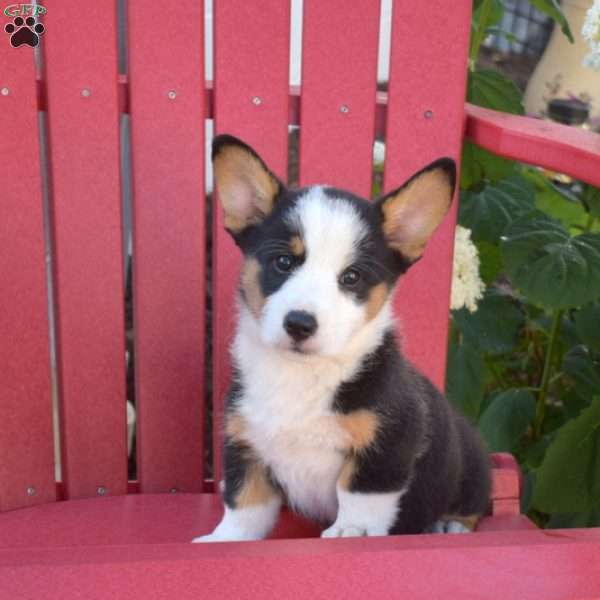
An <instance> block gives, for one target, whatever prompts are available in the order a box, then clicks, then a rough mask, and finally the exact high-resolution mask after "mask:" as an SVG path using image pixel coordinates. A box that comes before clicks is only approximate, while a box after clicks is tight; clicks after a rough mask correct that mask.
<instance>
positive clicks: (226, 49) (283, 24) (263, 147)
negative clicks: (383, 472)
mask: <svg viewBox="0 0 600 600" xmlns="http://www.w3.org/2000/svg"><path fill="white" fill-rule="evenodd" d="M214 10H215V14H214V23H215V88H214V89H215V127H216V132H217V133H230V134H232V135H236V136H239V137H241V138H242V139H243V140H244V141H246V142H247V143H249V144H251V145H252V146H253V147H254V148H255V149H256V150H257V151H258V152H259V153H260V154H261V155H262V157H263V158H264V159H265V160H266V161H267V163H268V164H269V166H270V167H271V168H272V169H273V170H274V172H275V173H276V174H277V175H278V176H279V177H280V178H281V179H282V180H283V181H285V180H286V179H287V177H286V171H287V145H288V144H287V131H288V127H287V122H288V79H289V44H290V40H289V35H290V6H289V2H287V1H286V2H283V1H282V0H263V1H262V2H260V7H258V6H257V5H256V4H255V3H252V2H239V1H237V0H219V1H218V2H215V7H214ZM213 215H214V220H213V227H214V230H213V240H214V245H213V251H214V262H213V265H214V266H213V307H214V308H213V340H214V346H213V406H214V418H213V430H214V433H215V435H214V447H215V471H216V477H219V473H220V454H221V436H220V432H221V413H222V406H223V397H224V395H225V393H226V391H227V386H228V385H229V377H230V366H229V362H230V361H229V353H228V348H229V344H230V342H231V339H232V336H233V331H234V326H235V320H236V310H235V295H236V288H237V284H238V271H239V264H240V255H239V252H238V250H237V249H236V247H235V245H234V244H233V242H232V241H231V240H230V238H229V236H228V235H227V233H226V232H225V231H224V230H223V221H222V214H221V210H220V209H219V210H215V211H213Z"/></svg>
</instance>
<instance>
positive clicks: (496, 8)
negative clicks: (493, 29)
mask: <svg viewBox="0 0 600 600" xmlns="http://www.w3.org/2000/svg"><path fill="white" fill-rule="evenodd" d="M482 4H483V3H482V2H476V3H475V6H474V7H473V22H474V23H475V24H476V26H477V25H479V21H480V20H481V8H482ZM503 15H504V5H503V4H502V2H500V0H492V10H491V12H490V16H489V18H488V20H487V23H484V24H483V26H484V27H485V28H487V27H490V26H493V25H498V23H500V21H501V20H502V16H503Z"/></svg>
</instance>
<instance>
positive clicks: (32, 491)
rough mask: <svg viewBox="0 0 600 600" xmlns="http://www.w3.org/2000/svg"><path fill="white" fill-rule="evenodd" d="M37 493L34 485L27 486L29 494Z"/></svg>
mask: <svg viewBox="0 0 600 600" xmlns="http://www.w3.org/2000/svg"><path fill="white" fill-rule="evenodd" d="M36 494H37V492H36V491H35V488H34V487H28V488H27V495H28V496H35V495H36Z"/></svg>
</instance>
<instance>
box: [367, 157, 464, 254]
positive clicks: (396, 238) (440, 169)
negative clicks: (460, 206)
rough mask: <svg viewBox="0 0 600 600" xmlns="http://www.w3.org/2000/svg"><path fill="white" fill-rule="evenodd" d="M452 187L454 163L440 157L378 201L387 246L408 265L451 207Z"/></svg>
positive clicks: (454, 176)
mask: <svg viewBox="0 0 600 600" xmlns="http://www.w3.org/2000/svg"><path fill="white" fill-rule="evenodd" d="M455 185H456V164H455V162H454V161H453V160H452V159H450V158H442V159H440V160H437V161H436V162H434V163H432V164H430V165H429V166H427V167H425V168H424V169H423V170H422V171H419V172H418V173H417V174H416V175H413V177H411V178H410V179H409V180H408V181H407V182H406V183H405V184H404V185H403V186H402V187H400V188H399V189H397V190H395V191H393V192H391V193H390V194H388V195H387V196H384V197H383V198H381V199H380V200H378V201H377V203H376V207H377V209H378V210H379V211H381V220H382V228H383V233H384V235H385V239H386V240H387V243H388V245H389V246H390V247H391V248H392V249H394V250H396V251H397V252H400V253H401V254H402V256H403V257H404V258H405V259H407V260H408V261H409V262H414V261H416V260H417V259H419V258H420V257H421V255H422V254H423V251H424V249H425V246H426V245H427V242H428V241H429V238H430V237H431V236H432V234H433V232H434V231H435V230H436V229H437V228H438V226H439V225H440V223H441V222H442V220H443V218H444V216H445V215H446V213H447V212H448V209H449V208H450V204H451V202H452V196H453V195H454V187H455Z"/></svg>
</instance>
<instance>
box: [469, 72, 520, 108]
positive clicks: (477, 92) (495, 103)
mask: <svg viewBox="0 0 600 600" xmlns="http://www.w3.org/2000/svg"><path fill="white" fill-rule="evenodd" d="M522 99H523V95H522V93H521V91H520V90H519V88H518V87H517V86H516V85H515V84H514V83H513V82H512V81H511V80H510V79H507V78H506V77H504V75H502V74H501V73H498V71H492V70H489V69H481V70H476V71H470V72H469V79H468V83H467V101H468V102H471V103H472V104H476V105H477V106H483V107H484V108H492V109H494V110H499V111H501V112H506V113H512V114H514V115H523V114H525V109H524V108H523V101H522Z"/></svg>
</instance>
